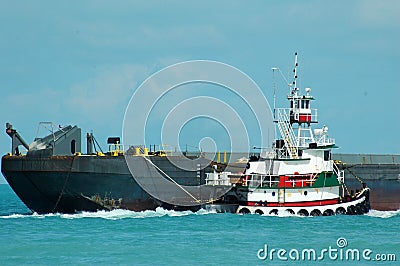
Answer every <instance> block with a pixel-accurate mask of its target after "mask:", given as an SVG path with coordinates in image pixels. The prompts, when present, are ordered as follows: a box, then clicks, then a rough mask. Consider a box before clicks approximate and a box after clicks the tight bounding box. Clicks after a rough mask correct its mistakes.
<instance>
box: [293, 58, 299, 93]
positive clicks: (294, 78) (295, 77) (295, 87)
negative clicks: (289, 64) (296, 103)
mask: <svg viewBox="0 0 400 266" xmlns="http://www.w3.org/2000/svg"><path fill="white" fill-rule="evenodd" d="M298 65H299V64H298V62H297V52H296V53H295V54H294V69H293V74H294V77H293V91H292V92H293V94H294V95H295V96H297V91H298V90H299V88H297V66H298Z"/></svg>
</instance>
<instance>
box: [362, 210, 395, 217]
mask: <svg viewBox="0 0 400 266" xmlns="http://www.w3.org/2000/svg"><path fill="white" fill-rule="evenodd" d="M365 215H367V216H371V217H378V218H390V217H393V216H397V215H400V209H398V210H397V211H378V210H370V211H369V212H368V213H366V214H365Z"/></svg>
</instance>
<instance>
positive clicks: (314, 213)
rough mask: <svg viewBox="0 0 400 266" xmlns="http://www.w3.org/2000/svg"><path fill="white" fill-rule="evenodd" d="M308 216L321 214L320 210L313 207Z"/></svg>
mask: <svg viewBox="0 0 400 266" xmlns="http://www.w3.org/2000/svg"><path fill="white" fill-rule="evenodd" d="M310 216H322V213H321V211H320V210H317V209H315V210H312V211H311V212H310Z"/></svg>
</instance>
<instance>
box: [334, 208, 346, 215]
mask: <svg viewBox="0 0 400 266" xmlns="http://www.w3.org/2000/svg"><path fill="white" fill-rule="evenodd" d="M335 214H336V215H342V214H346V210H345V209H344V208H343V207H339V208H337V209H336V211H335Z"/></svg>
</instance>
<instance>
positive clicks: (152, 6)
mask: <svg viewBox="0 0 400 266" xmlns="http://www.w3.org/2000/svg"><path fill="white" fill-rule="evenodd" d="M399 13H400V2H399V1H395V0H393V1H390V0H387V1H368V0H363V1H330V2H327V1H250V2H249V1H117V2H115V1H1V2H0V21H1V23H0V36H1V37H0V125H3V126H4V127H5V123H6V122H11V123H12V124H13V126H14V128H16V129H17V130H18V131H19V132H20V134H21V135H22V136H23V138H24V139H25V140H26V141H27V142H28V143H30V142H32V141H33V139H34V138H35V136H36V132H37V125H38V123H39V122H41V121H51V122H54V123H55V124H56V125H59V124H60V125H67V124H72V125H78V126H80V127H81V128H82V131H83V133H85V132H90V131H93V132H94V135H95V136H96V138H97V140H98V141H99V142H100V143H101V144H102V145H104V147H106V139H107V137H108V136H121V134H122V123H123V119H124V113H125V110H126V108H127V105H128V103H129V102H130V99H131V97H132V95H133V93H134V92H135V90H137V89H138V87H139V86H140V84H141V83H142V82H143V81H145V80H146V79H147V78H148V77H149V76H151V75H152V74H154V73H157V71H160V70H161V69H163V68H165V67H168V66H170V65H172V64H176V63H179V62H184V61H188V60H213V61H219V62H223V63H225V64H229V65H231V66H234V67H235V68H238V69H240V70H241V71H243V72H244V73H246V74H247V75H248V76H249V77H251V78H252V79H253V80H254V81H255V82H256V83H257V84H258V85H259V87H260V88H261V90H262V92H263V93H264V95H265V97H266V98H267V99H268V101H269V103H270V105H271V106H272V99H273V80H272V71H271V68H272V67H279V68H280V69H281V70H282V73H284V75H285V76H286V77H287V78H288V79H291V75H292V74H291V73H292V72H291V71H292V68H293V55H294V53H295V52H298V53H299V72H298V76H299V85H300V87H301V88H305V87H310V88H311V89H312V91H311V93H312V95H313V96H314V97H315V98H316V99H317V101H315V102H313V108H318V109H319V110H318V115H319V121H320V123H321V126H322V125H327V126H328V127H329V135H330V137H333V138H335V139H336V143H337V145H338V146H339V147H340V149H339V150H338V151H337V152H342V153H379V154H399V152H400V142H399V141H398V135H399V132H400V123H399V115H400V109H399V104H398V101H399V99H400V92H399V91H400V89H399V85H398V83H397V78H398V73H399V70H400V64H399V61H400V49H399V48H398V47H400V16H399V15H398V14H399ZM276 84H277V97H278V101H277V103H278V104H280V105H285V104H286V102H285V100H282V99H285V96H286V94H287V87H286V85H285V83H284V82H283V79H281V78H279V76H278V77H276ZM206 90H207V89H205V91H206ZM176 93H177V92H176ZM197 94H198V93H197ZM197 94H196V95H197ZM206 95H208V94H206ZM216 95H217V96H218V97H219V99H220V100H224V101H226V102H229V103H233V102H234V101H235V100H234V98H233V96H232V95H230V94H229V93H226V92H224V91H223V90H222V91H221V90H219V91H218V93H216ZM192 96H193V95H192ZM192 96H190V97H192ZM224 97H225V99H224ZM249 97H250V96H249ZM177 98H179V97H177ZM177 98H175V99H177ZM181 98H182V97H181ZM221 98H222V99H221ZM239 111H240V110H239ZM193 121H194V122H193V123H192V128H193V129H190V127H189V126H188V127H186V128H184V129H183V130H182V132H187V134H188V135H190V136H191V137H192V139H194V140H193V141H192V143H187V144H188V145H192V146H194V147H196V146H197V145H198V143H199V142H198V140H197V139H196V137H204V136H203V135H204V134H203V135H202V134H200V133H201V130H199V128H203V127H205V124H207V123H206V122H207V121H203V122H202V123H203V124H201V123H200V124H196V123H197V122H199V121H197V120H193ZM196 121H197V122H196ZM214 122H215V121H214ZM211 124H213V122H210V125H211ZM188 125H189V124H188ZM0 127H1V126H0ZM4 129H5V128H4ZM150 129H151V125H150ZM154 130H158V127H157V126H154ZM3 132H4V133H0V152H1V154H6V153H7V152H9V151H10V146H11V141H10V138H9V137H8V136H7V135H6V134H5V131H3ZM196 132H200V133H199V134H198V135H195V137H193V134H194V133H196ZM218 132H222V133H221V134H220V135H219V133H218ZM203 133H204V132H203ZM207 134H213V137H215V139H216V141H218V140H221V139H224V138H225V137H226V131H224V130H223V129H221V125H216V128H214V130H210V131H209V133H207ZM221 136H222V137H221ZM189 140H190V138H187V139H184V141H183V142H190V141H189ZM149 141H150V142H152V141H156V139H154V140H149ZM147 144H150V143H147ZM151 144H154V143H151ZM82 149H83V150H85V144H84V143H83V145H82Z"/></svg>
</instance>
